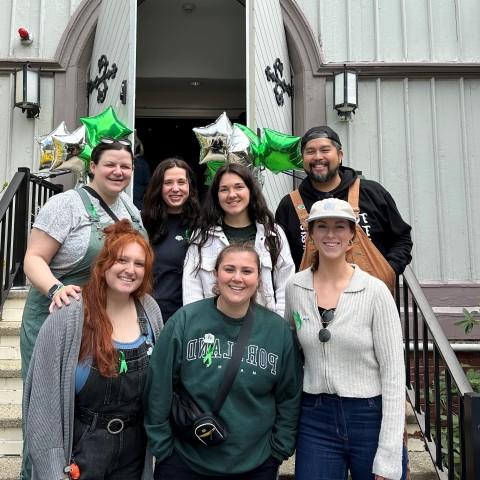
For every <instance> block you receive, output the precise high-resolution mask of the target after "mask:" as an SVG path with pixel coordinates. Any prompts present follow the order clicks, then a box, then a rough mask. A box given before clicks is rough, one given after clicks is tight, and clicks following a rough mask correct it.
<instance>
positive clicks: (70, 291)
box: [48, 285, 82, 313]
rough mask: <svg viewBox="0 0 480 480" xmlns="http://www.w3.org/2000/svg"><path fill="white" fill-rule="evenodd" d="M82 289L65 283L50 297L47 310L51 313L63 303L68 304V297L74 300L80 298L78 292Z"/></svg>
mask: <svg viewBox="0 0 480 480" xmlns="http://www.w3.org/2000/svg"><path fill="white" fill-rule="evenodd" d="M81 291H82V289H81V288H80V287H79V286H78V285H65V286H63V287H62V288H61V289H60V290H59V291H58V292H57V293H56V294H55V295H54V296H53V299H52V303H51V304H50V307H48V311H49V312H50V313H52V312H53V311H54V310H56V309H58V308H62V307H63V306H64V305H70V297H73V298H74V299H75V300H80V295H79V293H80V292H81Z"/></svg>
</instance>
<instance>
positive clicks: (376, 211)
mask: <svg viewBox="0 0 480 480" xmlns="http://www.w3.org/2000/svg"><path fill="white" fill-rule="evenodd" d="M339 173H340V178H341V181H340V185H339V186H338V187H336V188H335V189H333V190H332V191H330V192H320V191H319V190H317V189H316V188H315V187H314V186H313V185H312V183H311V181H310V179H309V178H308V177H307V178H305V179H304V180H302V183H301V184H300V187H299V191H300V195H301V197H302V199H303V202H304V204H305V208H306V209H307V211H308V212H310V208H311V207H312V205H313V204H314V203H315V202H317V201H318V200H323V199H324V198H329V197H334V198H339V199H340V200H345V201H347V200H348V188H349V187H350V185H351V184H352V183H353V182H354V181H355V179H356V178H357V173H356V172H355V170H353V169H351V168H349V167H343V166H341V167H340V172H339ZM359 207H360V222H359V223H360V226H361V227H362V228H363V230H364V231H365V233H366V234H367V235H368V237H369V238H370V239H371V240H372V241H373V243H374V244H375V246H376V247H377V248H378V249H379V250H380V252H381V253H382V255H383V256H384V257H385V258H386V259H387V261H388V263H389V264H390V265H391V266H392V268H393V269H394V270H395V272H397V273H402V272H403V270H404V269H405V267H406V266H407V265H408V264H409V263H410V261H411V259H412V256H411V250H412V245H413V243H412V238H411V235H410V231H411V227H410V225H408V224H407V223H405V222H404V221H403V219H402V217H401V215H400V212H399V211H398V209H397V206H396V205H395V201H394V200H393V198H392V196H391V195H390V194H389V193H388V192H387V190H386V189H385V188H384V187H382V185H380V184H379V183H377V182H375V181H373V180H364V179H361V181H360V198H359ZM275 220H276V221H277V223H279V224H280V225H281V227H282V228H283V230H284V231H285V234H286V235H287V238H288V243H289V244H290V250H291V252H292V257H293V261H294V262H295V267H296V269H297V270H298V268H299V266H300V262H301V260H302V256H303V249H304V244H305V236H306V232H304V231H303V227H301V225H300V221H299V219H298V215H297V213H296V212H295V208H294V206H293V203H292V200H291V198H290V195H286V196H285V197H283V199H282V200H281V202H280V204H279V205H278V208H277V211H276V214H275Z"/></svg>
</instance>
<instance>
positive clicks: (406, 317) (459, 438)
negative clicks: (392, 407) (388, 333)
mask: <svg viewBox="0 0 480 480" xmlns="http://www.w3.org/2000/svg"><path fill="white" fill-rule="evenodd" d="M396 299H397V307H398V310H399V313H400V315H401V318H402V320H403V327H404V340H405V372H406V386H407V395H408V397H409V400H410V402H411V404H412V406H413V410H414V413H415V416H416V418H417V421H418V424H419V426H420V429H421V431H422V434H423V436H424V440H425V445H426V449H427V451H428V452H429V453H430V456H431V457H432V461H433V464H434V466H435V469H436V472H437V475H438V478H439V479H440V480H447V479H448V480H454V479H460V480H479V479H480V394H479V393H475V392H474V390H473V388H472V386H471V385H470V382H469V381H468V378H467V376H466V375H465V372H464V370H463V368H462V366H461V365H460V363H459V361H458V359H457V357H456V355H455V352H454V351H453V349H452V347H451V345H450V343H449V341H448V339H447V337H446V336H445V334H444V332H443V330H442V327H441V326H440V324H439V323H438V321H437V319H436V317H435V314H434V312H433V309H432V307H431V306H430V304H429V303H428V301H427V299H426V297H425V295H424V293H423V291H422V288H421V287H420V284H419V283H418V280H417V278H416V277H415V274H414V273H413V271H412V269H411V268H410V267H407V268H406V270H405V272H404V273H403V285H402V287H400V286H399V285H398V284H397V291H396Z"/></svg>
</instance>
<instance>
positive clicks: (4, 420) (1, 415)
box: [0, 404, 22, 438]
mask: <svg viewBox="0 0 480 480" xmlns="http://www.w3.org/2000/svg"><path fill="white" fill-rule="evenodd" d="M21 426H22V407H21V405H11V404H9V405H0V429H2V428H5V429H8V428H21ZM0 438H1V435H0Z"/></svg>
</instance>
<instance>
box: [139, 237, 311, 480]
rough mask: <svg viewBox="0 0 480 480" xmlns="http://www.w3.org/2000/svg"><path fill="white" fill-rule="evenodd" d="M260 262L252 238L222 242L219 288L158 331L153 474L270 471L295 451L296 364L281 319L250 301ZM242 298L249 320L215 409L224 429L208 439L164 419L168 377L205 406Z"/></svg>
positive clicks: (148, 402)
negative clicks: (215, 439) (182, 434)
mask: <svg viewBox="0 0 480 480" xmlns="http://www.w3.org/2000/svg"><path fill="white" fill-rule="evenodd" d="M259 271H260V265H259V258H258V255H257V253H256V251H255V250H254V249H253V248H252V247H251V246H249V245H245V244H233V245H230V246H228V247H226V248H224V249H223V250H222V251H221V252H220V254H219V256H218V259H217V262H216V265H215V275H216V279H217V283H216V290H217V292H216V293H217V296H216V297H214V298H208V299H204V300H200V301H198V302H195V303H192V304H189V305H187V306H185V307H183V308H181V309H180V310H178V311H177V312H176V313H175V314H174V315H173V316H172V317H171V319H170V321H169V322H168V324H167V326H166V327H165V329H164V330H163V332H162V334H161V335H160V339H159V341H158V347H157V348H156V349H155V352H154V353H153V355H152V359H151V364H150V368H149V373H148V377H147V386H146V390H145V398H144V401H145V427H146V431H147V436H148V441H149V447H150V450H151V452H152V453H153V455H154V456H155V457H156V462H157V463H156V466H155V479H156V480H161V479H168V480H170V479H171V478H175V479H177V480H187V479H188V480H203V479H207V478H216V479H218V478H224V477H225V478H229V477H232V478H235V479H237V480H243V479H258V480H264V479H265V480H267V479H268V480H270V479H271V480H275V478H276V474H277V470H278V466H279V465H280V463H281V462H282V461H283V460H285V459H287V458H288V457H289V456H290V455H292V453H293V451H294V448H295V435H296V430H297V420H298V412H299V402H300V394H301V385H302V377H301V364H300V360H299V357H298V352H297V350H296V346H295V343H294V340H293V337H292V333H291V331H290V329H289V327H288V324H287V323H286V322H285V321H284V320H283V319H282V318H281V317H280V316H278V315H277V314H275V313H273V312H271V311H269V310H267V309H266V308H264V307H261V306H259V305H257V304H256V303H255V302H254V300H255V294H256V292H257V289H258V287H259ZM249 308H250V311H252V312H253V315H254V323H253V328H252V331H251V334H250V337H249V339H248V341H247V343H246V347H245V350H244V352H243V359H242V362H241V364H240V367H239V369H238V373H237V375H236V377H235V380H234V382H233V385H232V387H231V390H230V392H229V394H228V395H227V397H226V400H225V402H224V404H223V406H222V408H221V410H220V411H219V413H218V417H219V418H220V419H221V420H222V421H223V422H224V423H225V424H226V426H227V429H228V432H229V434H228V438H227V439H226V440H225V441H224V442H223V443H220V444H219V445H216V446H208V447H206V446H203V445H201V444H200V443H194V442H193V441H192V442H189V441H186V440H183V439H181V438H178V437H177V436H176V435H175V434H174V432H173V431H172V426H171V423H170V410H171V405H172V395H173V384H174V383H177V382H178V381H179V382H181V384H182V385H183V386H184V387H185V389H186V390H187V391H188V393H189V394H190V395H191V396H192V397H193V398H194V399H195V401H196V403H197V405H198V406H199V407H200V409H202V411H204V412H208V411H211V409H212V405H213V403H214V400H215V397H216V395H217V391H218V388H219V385H220V383H221V381H222V379H223V374H224V371H225V368H226V366H227V364H228V362H229V359H230V358H231V355H232V349H233V345H234V344H235V342H236V339H237V337H238V335H239V331H240V327H241V325H242V323H243V322H244V320H245V318H246V316H247V312H248V311H249ZM209 334H211V336H213V339H214V340H213V344H212V345H213V348H210V349H208V348H207V347H208V340H209ZM211 336H210V339H211V338H212V337H211ZM205 340H207V342H205ZM208 352H210V354H208Z"/></svg>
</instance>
